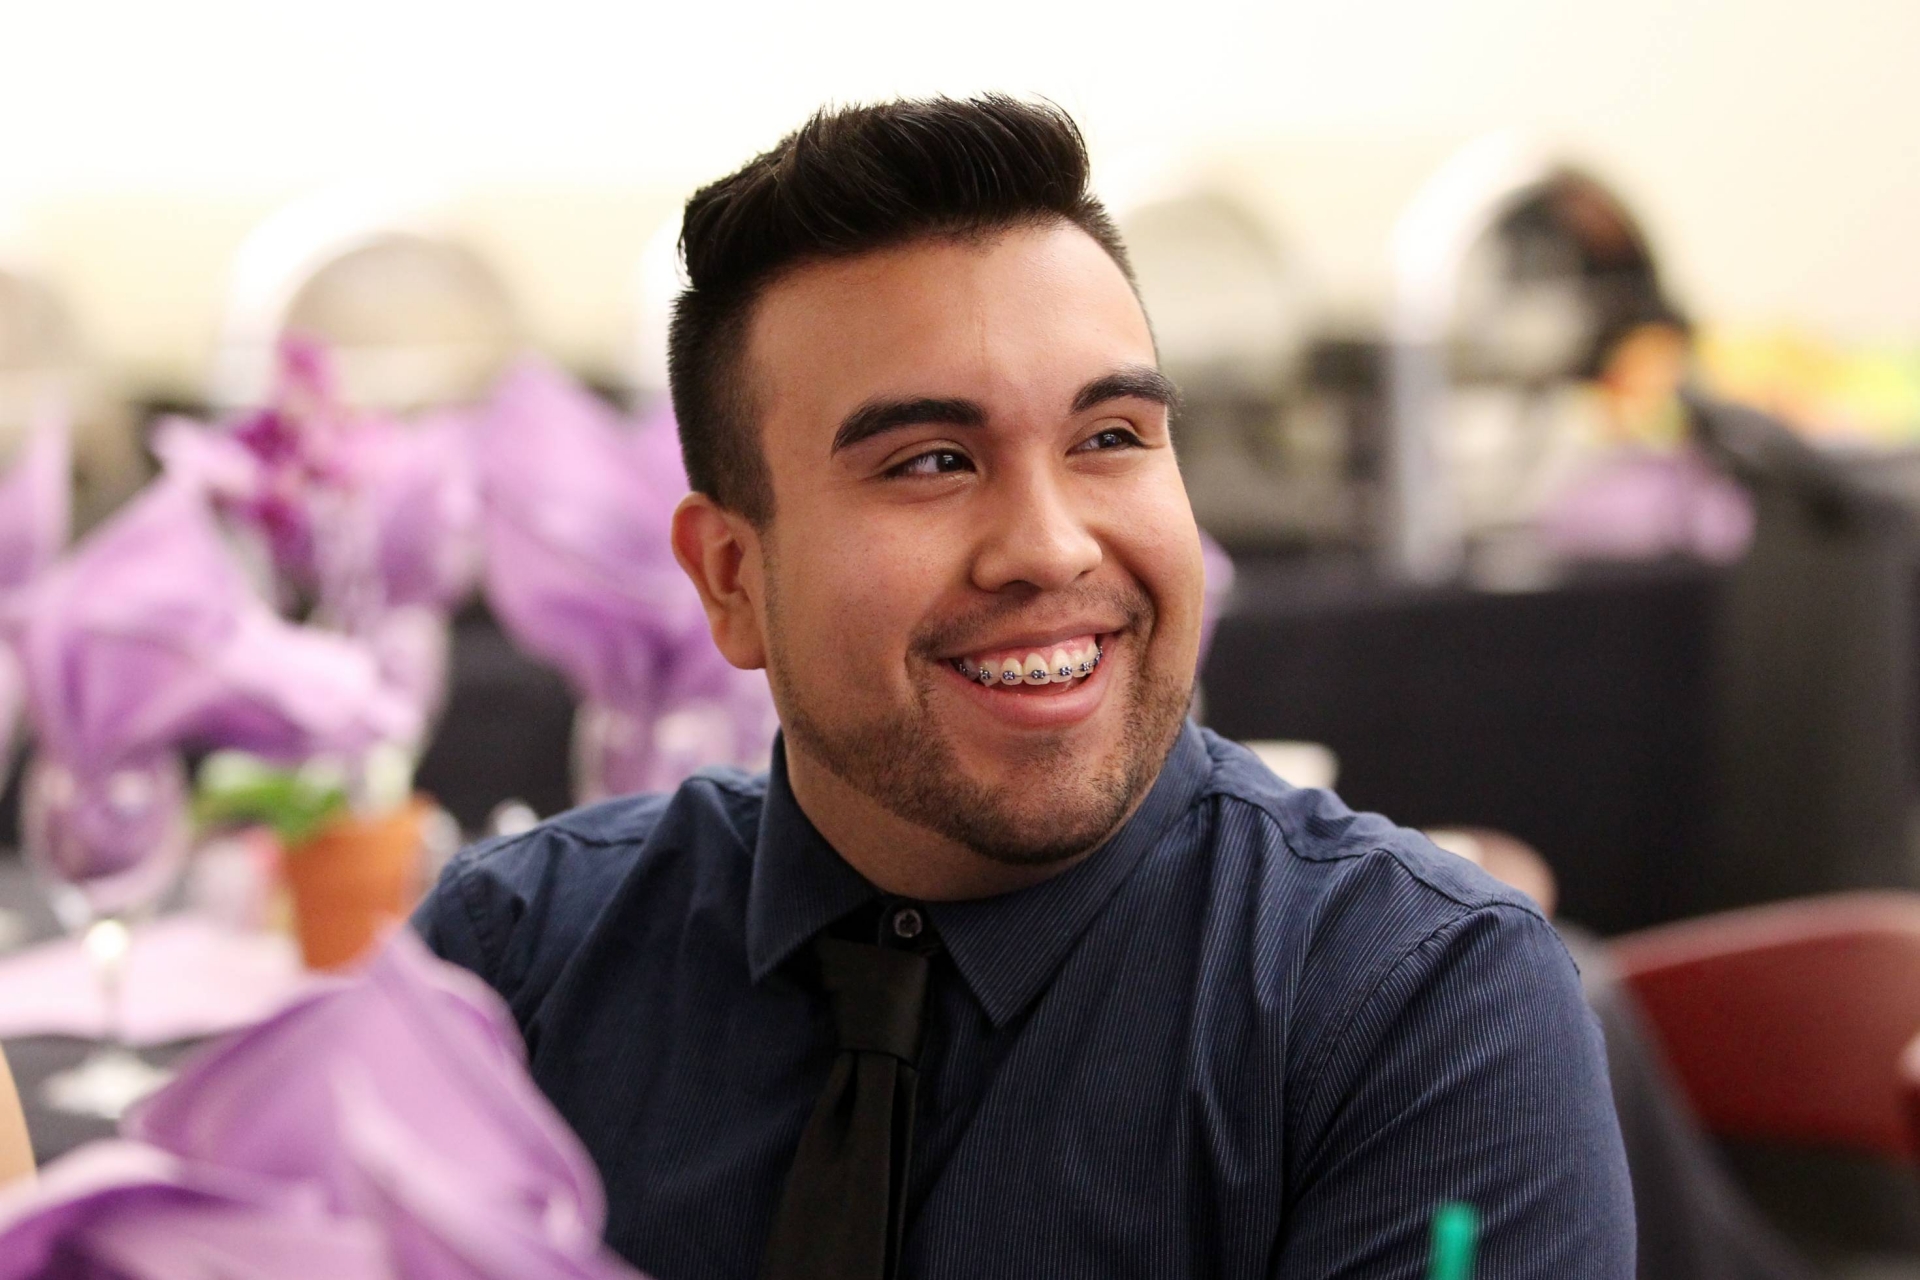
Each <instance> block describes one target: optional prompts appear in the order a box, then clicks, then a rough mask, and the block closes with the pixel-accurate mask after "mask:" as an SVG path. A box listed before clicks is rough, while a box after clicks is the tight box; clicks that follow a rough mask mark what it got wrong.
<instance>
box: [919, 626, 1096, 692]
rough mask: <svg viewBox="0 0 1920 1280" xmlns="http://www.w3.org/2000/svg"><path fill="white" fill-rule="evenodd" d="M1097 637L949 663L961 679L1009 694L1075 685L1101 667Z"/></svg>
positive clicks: (1090, 636)
mask: <svg viewBox="0 0 1920 1280" xmlns="http://www.w3.org/2000/svg"><path fill="white" fill-rule="evenodd" d="M1101 656H1102V653H1101V647H1100V640H1099V637H1097V636H1092V635H1086V636H1076V637H1074V638H1073V639H1070V640H1066V641H1062V642H1061V643H1059V644H1056V645H1051V646H1048V647H1046V648H1044V649H1027V650H1024V651H1023V650H1020V649H1008V650H1005V651H1003V652H990V653H980V654H969V655H967V656H965V657H961V658H955V659H953V660H952V665H953V669H954V670H955V671H957V672H959V673H960V675H961V676H962V677H964V678H965V679H967V680H971V681H972V682H973V683H975V684H978V685H981V686H982V687H985V688H991V689H1000V690H1005V691H1006V692H1009V693H1012V692H1016V691H1023V690H1029V689H1038V688H1041V687H1043V686H1048V687H1052V686H1060V685H1076V684H1079V683H1080V682H1081V681H1083V680H1085V679H1086V678H1087V677H1088V676H1091V675H1092V674H1093V672H1094V669H1095V668H1097V667H1098V666H1099V665H1100V659H1101Z"/></svg>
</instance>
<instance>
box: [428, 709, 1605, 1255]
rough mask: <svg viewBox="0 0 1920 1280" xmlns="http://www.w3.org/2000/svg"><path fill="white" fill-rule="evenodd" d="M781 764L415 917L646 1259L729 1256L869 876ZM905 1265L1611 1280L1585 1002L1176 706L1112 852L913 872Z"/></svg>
mask: <svg viewBox="0 0 1920 1280" xmlns="http://www.w3.org/2000/svg"><path fill="white" fill-rule="evenodd" d="M774 759H775V762H776V764H775V768H774V769H773V771H772V772H771V774H762V775H757V776H749V775H746V774H742V773H737V772H720V771H714V772H706V773H702V774H700V775H696V776H695V777H694V778H692V779H690V780H689V781H688V782H687V783H686V784H684V785H683V786H682V787H681V788H680V789H679V790H678V791H677V792H675V793H674V794H673V795H671V796H655V797H637V798H631V799H623V800H616V801H612V802H609V803H606V804H602V805H598V806H594V807H591V808H587V809H581V810H576V811H574V812H572V813H569V814H565V815H562V816H561V817H558V818H555V819H553V820H552V821H550V822H547V823H546V824H544V825H542V826H541V827H538V828H536V829H535V830H533V831H532V832H529V833H527V834H524V835H520V836H514V837H511V838H507V839H503V840H496V841H492V842H489V843H485V844H481V845H477V846H475V847H474V848H472V849H469V850H467V851H466V852H464V853H462V854H461V855H460V856H459V857H458V858H457V859H456V860H455V861H454V862H453V864H452V865H451V866H449V867H448V869H447V871H446V873H445V875H444V877H443V878H442V880H441V882H440V884H439V886H438V887H437V888H436V889H435V891H434V892H433V893H432V894H431V895H429V897H428V899H427V901H426V902H425V903H424V904H423V905H422V906H421V907H420V909H419V911H418V913H417V915H416V916H415V925H416V927H417V928H418V929H419V930H420V932H421V933H422V934H423V935H424V936H425V938H426V939H427V941H428V943H429V944H430V945H431V946H432V947H433V948H434V949H435V950H436V951H438V952H439V953H440V954H441V955H443V956H445V957H447V958H448V959H450V960H453V961H455V962H457V963H459V964H462V965H465V966H466V967H468V968H470V969H472V970H474V971H475V972H476V973H478V974H480V976H482V977H483V978H485V979H486V980H487V981H488V982H489V983H491V984H492V985H493V986H494V987H495V988H497V989H498V990H499V991H500V993H501V994H502V995H503V996H504V997H505V998H506V1000H507V1001H508V1003H509V1004H510V1005H511V1007H512V1009H513V1012H514V1015H515V1017H516V1018H517V1020H518V1022H519V1024H520V1026H521V1029H522V1031H523V1032H524V1034H525V1036H526V1040H527V1046H528V1053H529V1067H530V1070H531V1071H532V1074H533V1078H534V1079H535V1080H536V1081H537V1082H538V1083H539V1085H540V1087H541V1088H542V1089H543V1090H544V1091H545V1092H546V1094H547V1095H548V1096H549V1097H550V1098H551V1099H552V1100H553V1102H554V1103H555V1105H556V1106H557V1107H558V1108H559V1110H560V1112H561V1114H562V1115H563V1116H565V1117H566V1119H567V1121H568V1122H569V1123H570V1124H571V1125H572V1126H573V1128H574V1130H575V1131H576V1132H577V1133H578V1134H579V1135H580V1137H581V1139H582V1140H583V1141H584V1142H585V1144H586V1146H587V1149H588V1150H589V1151H590V1152H591V1154H592V1156H593V1158H594V1160H595V1162H596V1163H597V1164H598V1166H599V1168H600V1172H601V1174H602V1176H603V1177H604V1179H605V1181H606V1187H607V1197H608V1204H609V1206H610V1209H609V1221H608V1226H607V1238H608V1241H609V1243H610V1244H611V1245H612V1246H613V1247H614V1248H615V1249H616V1250H617V1251H619V1252H620V1253H621V1254H623V1255H624V1256H625V1257H627V1258H628V1259H630V1260H631V1261H633V1262H634V1263H635V1264H637V1265H638V1266H640V1267H641V1268H642V1269H644V1270H646V1271H647V1272H649V1273H651V1274H652V1275H653V1276H655V1277H657V1278H658V1280H705V1278H708V1277H725V1278H732V1280H750V1278H751V1277H753V1276H755V1275H756V1273H757V1272H758V1269H759V1265H760V1258H761V1253H762V1250H763V1248H764V1245H765V1241H766V1238H767V1233H768V1230H769V1228H770V1226H771V1223H772V1217H773V1212H774V1207H775V1204H776V1201H777V1199H778V1197H779V1194H780V1190H781V1187H782V1185H783V1183H784V1179H785V1176H786V1172H787V1168H788V1165H789V1163H790V1162H791V1160H792V1157H793V1153H794V1149H795V1146H796V1145H797V1143H798V1141H799V1136H800V1130H801V1128H802V1126H803V1125H804V1124H805V1122H806V1119H807V1116H808V1114H809V1112H810V1111H811V1109H812V1106H813V1103H814V1099H815V1097H816V1095H817V1093H818V1092H819V1089H820V1087H821V1084H822V1082H823V1081H824V1080H825V1078H826V1074H827V1070H828V1067H829V1065H830V1063H831V1061H832V1058H833V1053H834V1045H833V1038H832V1030H831V1027H830V1025H829V1021H828V1014H827V1010H826V1008H825V1004H824V1000H823V998H822V997H821V995H820V994H819V992H818V989H817V987H816V986H815V984H814V981H813V978H812V975H811V974H810V973H809V971H808V967H807V965H808V956H809V949H808V948H807V947H806V943H807V941H808V939H810V938H811V937H812V936H814V935H815V934H816V933H818V932H819V931H820V930H822V929H824V928H826V927H827V926H829V925H830V924H832V923H833V922H835V921H836V920H839V919H842V918H843V917H845V916H846V915H848V914H849V913H851V912H854V911H856V910H859V909H861V908H863V907H866V908H868V909H871V904H872V903H873V902H874V900H875V899H877V898H879V897H880V895H879V894H878V892H877V891H876V890H875V889H874V888H873V887H872V886H871V885H869V884H868V883H867V882H866V881H865V880H864V879H863V878H862V877H861V876H860V875H859V874H858V873H856V872H855V871H854V870H853V869H852V868H851V867H849V866H848V865H847V864H846V863H845V862H843V861H841V859H840V858H839V856H838V855H836V854H835V853H834V852H833V850H832V849H831V848H830V847H829V846H828V845H827V844H826V842H825V841H824V840H823V839H822V838H821V837H820V835H819V834H818V833H817V832H816V831H815V830H814V828H813V826H812V824H811V823H809V822H808V821H807V819H806V817H805V815H804V814H802V813H801V811H800V809H799V807H798V805H797V804H796V803H795V801H794V798H793V794H792V792H791V790H789V788H788V786H787V784H786V780H785V777H784V774H783V771H782V768H781V767H780V764H779V761H780V760H781V753H780V751H779V750H778V748H776V750H775V752H774ZM928 914H929V918H930V919H931V920H932V922H933V925H934V927H935V928H936V929H937V930H938V932H939V935H940V938H941V940H942V941H943V943H944V944H945V951H944V953H943V955H942V956H941V957H940V959H939V960H938V961H937V962H936V966H935V970H934V974H933V987H932V994H931V996H930V1007H929V1018H930V1021H929V1031H928V1041H927V1046H926V1050H925V1052H924V1054H923V1057H922V1084H921V1091H920V1100H919V1106H920V1112H919V1117H918V1121H917V1127H916V1133H915V1145H914V1157H913V1159H914V1163H913V1168H912V1173H911V1180H910V1184H909V1188H908V1204H907V1212H908V1227H907V1239H906V1244H905V1251H904V1254H903V1272H904V1274H905V1275H906V1276H909V1277H915V1278H925V1280H944V1278H946V1277H956V1278H957V1277H969V1278H972V1280H982V1278H987V1277H1080V1276H1085V1277H1102V1278H1113V1277H1135V1276H1137V1277H1156V1278H1164V1277H1182V1276H1192V1277H1236V1278H1237V1277H1248V1278H1251V1277H1282V1278H1284V1280H1332V1278H1333V1277H1341V1278H1343V1280H1344V1278H1347V1277H1353V1278H1355V1280H1357V1278H1359V1277H1366V1278H1367V1280H1388V1278H1398V1277H1408V1278H1417V1277H1419V1276H1421V1275H1423V1274H1424V1259H1425V1256H1426V1245H1427V1232H1428V1224H1429V1221H1430V1219H1431V1215H1432V1213H1433V1210H1434V1209H1435V1207H1436V1206H1437V1205H1439V1204H1440V1203H1441V1202H1443V1201H1446V1200H1456V1199H1457V1200H1466V1201H1469V1202H1471V1203H1472V1204H1473V1205H1475V1206H1476V1207H1477V1208H1478V1210H1479V1212H1480V1215H1481V1217H1482V1219H1483V1222H1484V1235H1483V1238H1482V1244H1481V1251H1480V1265H1479V1268H1478V1270H1477V1272H1476V1275H1477V1276H1478V1277H1480V1280H1507V1278H1510V1277H1512V1278H1519V1277H1526V1278H1529V1280H1532V1278H1538V1280H1549V1278H1551V1280H1628V1277H1631V1276H1632V1274H1633V1217H1632V1199H1631V1194H1630V1192H1629V1188H1628V1182H1627V1171H1626V1162H1625V1159H1624V1157H1623V1155H1622V1152H1621V1146H1620V1135H1619V1128H1618V1125H1617V1123H1616V1121H1615V1118H1614V1113H1613V1104H1612V1101H1611V1099H1610V1097H1609V1095H1608V1088H1607V1079H1606V1066H1605V1061H1604V1057H1603V1051H1602V1048H1601V1043H1600V1036H1599V1032H1598V1029H1597V1027H1596V1025H1595V1023H1594V1020H1593V1017H1592V1016H1591V1014H1590V1013H1589V1012H1588V1010H1587V1007H1586V1005H1585V1003H1584V1002H1583V1001H1582V998H1581V994H1580V988H1579V981H1578V977H1577V975H1576V973H1575V971H1574V967H1573V964H1572V962H1571V960H1569V959H1568V956H1567V953H1566V950H1565V949H1564V948H1563V947H1562V946H1561V944H1560V940H1559V938H1558V936H1557V935H1556V934H1555V933H1554V931H1553V929H1552V928H1551V927H1550V926H1549V925H1548V924H1547V922H1546V921H1545V920H1544V919H1542V918H1541V916H1540V914H1539V912H1538V911H1537V910H1536V909H1535V908H1534V907H1533V906H1532V904H1531V903H1530V902H1528V901H1527V900H1526V899H1524V898H1522V897H1520V896H1519V895H1517V894H1515V893H1513V892H1511V891H1509V890H1507V889H1505V888H1503V887H1502V886H1500V885H1499V884H1497V883H1495V882H1494V881H1492V880H1491V879H1489V878H1488V877H1486V876H1484V875H1483V874H1481V873H1480V872H1479V871H1478V870H1477V869H1475V868H1474V867H1472V866H1470V865H1469V864H1467V863H1465V862H1463V861H1461V860H1459V859H1457V858H1454V857H1452V856H1451V855H1448V854H1444V853H1441V852H1440V851H1438V850H1437V849H1435V848H1434V847H1433V846H1432V845H1430V844H1429V843H1427V841H1426V840H1425V839H1423V838H1422V837H1420V836H1419V835H1417V834H1415V833H1413V832H1410V831H1406V830H1403V829H1400V828H1396V827H1394V826H1393V825H1391V824H1390V823H1388V822H1386V821H1384V820H1382V819H1380V818H1378V817H1374V816H1371V815H1356V814H1354V813H1352V812H1350V811H1349V810H1348V809H1347V808H1346V807H1345V806H1343V805H1342V804H1341V803H1340V802H1339V801H1338V800H1337V799H1335V798H1334V797H1333V796H1332V795H1330V794H1328V793H1326V792H1324V791H1308V790H1297V789H1294V788H1291V787H1289V786H1287V785H1286V784H1285V783H1283V782H1281V781H1280V780H1278V779H1277V778H1275V777H1274V776H1273V775H1272V774H1271V773H1269V772H1268V771H1267V770H1266V769H1265V768H1264V767H1263V766H1262V765H1261V764H1260V763H1259V762H1258V761H1257V760H1256V759H1255V758H1254V757H1253V756H1252V755H1251V754H1250V753H1248V752H1246V751H1245V750H1243V749H1241V748H1240V747H1237V746H1235V745H1233V744H1231V743H1229V742H1226V741H1223V740H1222V739H1220V738H1217V737H1215V736H1214V735H1212V734H1210V733H1207V732H1206V731H1204V730H1200V729H1197V728H1194V727H1193V726H1191V725H1189V726H1188V727H1187V728H1186V729H1185V730H1184V731H1183V733H1182V735H1181V737H1180V738H1179V740H1178V742H1177V743H1176V745H1175V747H1174V749H1173V752H1172V754H1171V755H1170V756H1169V758H1168V760H1167V763H1166V765H1165V767H1164V768H1163V769H1162V772H1161V775H1160V777H1159V779H1158V781H1157V782H1156V783H1155V785H1154V787H1153V790H1152V791H1151V792H1150V793H1149V795H1148V797H1147V799H1146V800H1145V801H1144V802H1143V803H1142V805H1141V807H1140V809H1139V810H1138V811H1137V812H1136V814H1135V816H1134V817H1133V818H1132V819H1131V820H1130V821H1129V822H1128V823H1127V825H1126V826H1125V827H1124V828H1122V830H1121V831H1120V832H1119V833H1118V834H1117V835H1116V836H1115V837H1114V838H1113V839H1112V840H1111V841H1110V842H1109V843H1108V844H1107V845H1106V846H1105V847H1103V848H1102V849H1101V850H1099V851H1098V852H1096V853H1094V854H1093V855H1091V856H1089V857H1088V858H1086V859H1084V860H1082V861H1081V862H1080V863H1078V864H1076V865H1075V866H1074V867H1072V868H1071V869H1069V870H1067V871H1066V872H1064V873H1062V874H1060V875H1058V876H1055V877H1054V878H1052V879H1050V880H1048V881H1046V882H1044V883H1042V884H1040V885H1038V886H1035V887H1033V888H1031V889H1026V890H1022V891H1020V892H1017V893H1012V894H1007V895H1005V896H1002V897H998V898H990V899H983V900H978V901H971V902H953V903H944V902H943V903H934V904H931V906H929V907H928Z"/></svg>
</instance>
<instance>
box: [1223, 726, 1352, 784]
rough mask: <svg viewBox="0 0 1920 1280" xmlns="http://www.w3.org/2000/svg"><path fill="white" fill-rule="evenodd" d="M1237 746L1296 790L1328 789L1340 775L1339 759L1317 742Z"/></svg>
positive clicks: (1265, 741) (1259, 741) (1274, 740)
mask: <svg viewBox="0 0 1920 1280" xmlns="http://www.w3.org/2000/svg"><path fill="white" fill-rule="evenodd" d="M1240 745H1241V746H1243V747H1245V748H1246V749H1247V750H1249V751H1251V752H1253V754H1254V755H1256V756H1259V757H1260V763H1261V764H1264V765H1265V766H1267V768H1269V769H1271V770H1273V772H1274V775H1275V776H1276V777H1279V778H1281V779H1283V780H1285V781H1287V782H1290V783H1292V784H1293V785H1294V786H1296V787H1308V788H1312V787H1319V788H1321V789H1323V790H1331V789H1332V788H1333V783H1334V780H1335V779H1336V778H1338V777H1339V776H1340V758H1339V757H1338V756H1336V755H1334V754H1333V751H1332V749H1331V748H1329V747H1324V746H1322V745H1321V744H1319V743H1318V742H1285V741H1279V740H1276V739H1264V740H1257V741H1254V742H1243V743H1241V744H1240Z"/></svg>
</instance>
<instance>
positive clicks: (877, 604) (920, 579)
mask: <svg viewBox="0 0 1920 1280" xmlns="http://www.w3.org/2000/svg"><path fill="white" fill-rule="evenodd" d="M840 523H841V527H839V528H835V527H834V524H833V523H832V522H830V521H828V520H826V519H824V518H823V519H822V520H820V521H819V522H818V523H817V524H816V525H815V527H816V528H817V529H818V530H819V533H818V534H817V535H816V536H814V537H811V538H808V539H807V540H806V541H805V543H804V545H802V544H799V543H796V544H795V545H794V546H793V554H792V556H791V558H790V559H789V558H788V557H787V555H786V554H785V553H784V549H783V555H782V559H783V560H786V561H787V562H788V563H789V564H791V565H792V566H793V569H792V570H791V571H790V572H789V573H788V574H787V580H786V588H787V592H788V593H791V595H790V596H789V597H788V598H795V599H796V601H797V600H798V599H800V598H803V599H804V600H805V601H806V603H805V605H804V606H803V607H802V608H799V609H793V608H789V609H783V610H782V612H783V614H784V615H785V616H784V617H783V618H782V623H783V625H784V626H785V627H786V628H787V630H788V631H789V632H790V633H791V634H788V635H786V636H784V637H782V640H783V642H784V643H785V644H786V645H788V646H789V647H790V648H793V647H813V648H819V647H822V646H831V648H832V650H833V652H835V653H836V654H838V655H840V656H841V658H842V659H843V661H841V662H838V663H835V664H834V666H835V669H836V670H838V671H840V672H842V673H843V676H842V677H841V679H842V681H843V682H845V683H858V684H861V685H863V686H866V687H871V686H872V684H873V681H874V679H875V676H876V673H877V672H879V671H883V670H889V669H891V670H896V671H898V670H904V661H903V654H904V653H905V650H906V647H907V643H908V641H909V640H910V639H911V638H912V636H913V634H914V631H915V628H916V627H918V626H919V625H920V624H922V623H923V622H924V621H925V619H926V617H927V615H928V614H929V612H930V611H931V608H932V604H933V602H934V601H936V600H937V599H938V598H939V595H940V592H941V590H942V588H943V586H944V584H945V583H946V582H947V580H948V578H949V577H950V567H949V566H946V565H943V564H941V563H939V562H938V556H937V546H929V545H928V543H929V539H927V538H926V537H924V536H914V531H913V530H911V529H904V530H903V529H894V528H888V527H887V526H886V524H885V522H865V523H860V524H855V523H854V522H846V521H844V517H843V518H842V521H841V522H840Z"/></svg>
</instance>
